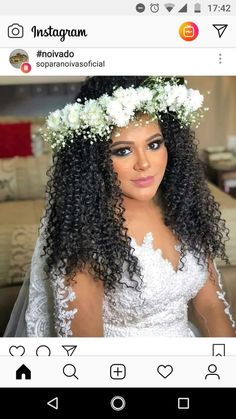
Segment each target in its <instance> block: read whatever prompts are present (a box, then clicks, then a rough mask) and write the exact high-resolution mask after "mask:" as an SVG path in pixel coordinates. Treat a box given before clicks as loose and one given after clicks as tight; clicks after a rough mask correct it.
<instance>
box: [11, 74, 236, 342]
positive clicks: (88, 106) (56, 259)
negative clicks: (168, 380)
mask: <svg viewBox="0 0 236 419" xmlns="http://www.w3.org/2000/svg"><path fill="white" fill-rule="evenodd" d="M181 82H182V81H181V80H179V79H177V78H163V77H92V78H90V79H88V80H87V81H86V82H85V84H84V85H83V86H82V88H81V91H80V95H79V98H78V99H77V101H76V103H74V104H69V105H67V106H66V107H65V108H64V109H62V110H57V111H55V112H53V113H51V114H50V115H49V116H48V118H47V127H46V130H45V132H44V138H45V140H46V141H49V142H50V143H51V146H52V149H53V151H54V157H53V165H52V167H51V169H50V171H49V181H48V185H47V189H46V209H45V215H44V217H43V218H42V222H41V228H40V235H39V238H38V240H37V243H36V247H35V251H34V254H33V258H32V263H31V267H30V270H29V272H28V275H27V276H26V278H25V281H24V284H23V286H22V290H21V293H20V295H19V297H18V300H17V302H16V304H15V307H14V310H13V313H12V316H11V319H10V322H9V324H8V327H7V330H6V332H5V336H81V337H82V336H93V337H95V336H105V337H107V336H124V337H128V336H160V337H162V336H173V337H174V336H176V337H181V336H182V337H186V336H195V335H197V333H198V331H199V333H200V335H201V336H223V337H224V336H235V323H234V321H233V319H232V316H231V314H230V311H229V306H228V304H227V302H226V300H225V298H224V292H223V290H222V286H221V282H220V274H219V272H218V270H217V268H216V265H215V262H214V259H215V258H216V257H221V258H222V259H223V260H225V261H226V262H227V261H228V258H227V255H226V254H225V245H224V242H225V238H227V236H228V230H227V228H226V227H225V224H224V221H223V220H222V219H221V214H220V211H219V205H218V204H217V203H216V202H215V201H214V198H213V196H212V195H211V194H210V192H209V190H208V187H207V184H206V181H205V178H204V173H203V169H202V166H201V163H200V160H199V158H198V155H197V147H196V141H195V137H194V133H193V131H192V130H191V127H192V126H193V125H194V124H195V125H196V124H197V123H198V120H199V119H200V117H201V116H202V113H203V112H204V110H205V109H204V108H203V106H202V102H203V97H202V95H200V93H199V92H198V91H194V90H192V89H187V87H186V84H181ZM190 306H191V311H192V313H193V320H194V322H195V324H196V326H197V328H195V327H194V326H193V325H192V324H191V323H190V322H189V319H188V309H189V308H190Z"/></svg>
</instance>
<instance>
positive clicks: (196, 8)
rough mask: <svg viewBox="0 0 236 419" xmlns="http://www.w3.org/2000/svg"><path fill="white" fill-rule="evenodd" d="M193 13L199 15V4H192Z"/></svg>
mask: <svg viewBox="0 0 236 419" xmlns="http://www.w3.org/2000/svg"><path fill="white" fill-rule="evenodd" d="M194 13H201V4H200V3H195V4H194Z"/></svg>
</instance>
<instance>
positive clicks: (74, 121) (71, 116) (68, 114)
mask: <svg viewBox="0 0 236 419" xmlns="http://www.w3.org/2000/svg"><path fill="white" fill-rule="evenodd" d="M81 109H82V105H81V104H79V103H75V104H74V105H66V106H65V108H64V111H63V122H64V124H65V125H66V126H67V127H69V128H71V129H77V128H79V125H80V112H81Z"/></svg>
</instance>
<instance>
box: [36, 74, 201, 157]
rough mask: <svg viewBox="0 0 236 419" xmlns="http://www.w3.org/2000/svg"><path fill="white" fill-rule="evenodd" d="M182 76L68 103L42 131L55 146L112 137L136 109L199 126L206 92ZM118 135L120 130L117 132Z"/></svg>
mask: <svg viewBox="0 0 236 419" xmlns="http://www.w3.org/2000/svg"><path fill="white" fill-rule="evenodd" d="M178 83H179V79H178V78H175V77H171V78H170V79H169V80H167V79H166V78H164V77H148V78H147V79H146V80H145V82H144V85H143V86H139V87H136V88H134V87H133V86H131V87H129V88H126V89H125V88H123V87H114V91H113V93H112V95H111V96H109V95H108V94H103V95H102V96H100V97H99V98H98V99H88V100H85V103H84V104H81V103H80V99H78V100H77V103H74V104H69V105H66V106H65V107H64V108H63V109H61V110H56V111H55V112H51V113H50V114H49V116H48V117H47V120H46V128H45V131H44V133H43V134H42V135H43V138H44V139H45V141H48V142H49V143H50V144H51V147H52V148H53V149H54V148H55V149H60V148H62V147H65V145H66V144H67V143H68V142H70V143H73V141H75V139H76V137H78V136H82V137H83V138H84V139H86V140H89V141H90V143H91V144H93V143H94V142H97V141H101V140H102V141H104V140H106V141H109V139H110V137H111V132H112V130H113V129H114V128H115V127H125V126H127V125H128V124H129V122H130V121H132V120H134V118H135V115H136V113H137V112H141V113H146V114H149V115H150V116H151V117H152V120H154V119H159V120H161V114H163V113H171V114H173V116H174V117H176V118H177V119H178V120H179V122H180V126H181V127H182V128H183V127H188V126H190V125H192V124H194V125H195V126H196V128H197V127H198V123H199V121H200V118H201V117H203V111H205V110H207V109H208V108H202V104H203V96H202V95H201V94H200V93H199V91H198V90H193V89H188V88H187V87H186V84H187V82H186V81H185V84H183V85H180V84H178ZM117 135H119V134H117Z"/></svg>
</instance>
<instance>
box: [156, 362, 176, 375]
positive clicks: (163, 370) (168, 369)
mask: <svg viewBox="0 0 236 419" xmlns="http://www.w3.org/2000/svg"><path fill="white" fill-rule="evenodd" d="M157 372H158V374H160V375H161V376H162V377H163V378H167V377H169V375H170V374H172V372H173V367H172V365H158V367H157Z"/></svg>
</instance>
